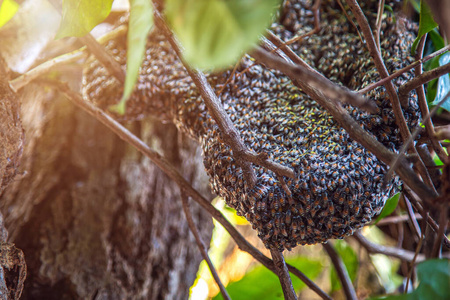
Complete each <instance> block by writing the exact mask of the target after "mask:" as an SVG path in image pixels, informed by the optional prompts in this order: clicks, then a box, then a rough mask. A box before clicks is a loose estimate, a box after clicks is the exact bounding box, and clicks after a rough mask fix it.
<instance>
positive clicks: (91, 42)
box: [79, 33, 125, 84]
mask: <svg viewBox="0 0 450 300" xmlns="http://www.w3.org/2000/svg"><path fill="white" fill-rule="evenodd" d="M79 39H80V41H82V42H83V43H84V44H85V45H86V46H87V47H88V49H89V51H91V53H92V54H93V55H94V56H95V58H97V59H98V61H99V62H101V63H102V65H103V66H104V67H105V69H106V70H107V71H108V72H109V73H110V74H111V75H112V76H114V77H115V78H116V79H117V80H118V81H119V82H120V83H121V84H124V83H125V71H124V70H123V69H122V67H121V66H120V64H119V63H118V62H117V61H115V60H114V58H113V57H112V56H111V55H109V53H108V52H106V49H105V48H104V47H103V46H102V45H100V44H99V43H98V42H97V40H96V39H95V38H94V37H93V36H92V35H91V34H90V33H88V34H86V35H85V36H83V37H80V38H79Z"/></svg>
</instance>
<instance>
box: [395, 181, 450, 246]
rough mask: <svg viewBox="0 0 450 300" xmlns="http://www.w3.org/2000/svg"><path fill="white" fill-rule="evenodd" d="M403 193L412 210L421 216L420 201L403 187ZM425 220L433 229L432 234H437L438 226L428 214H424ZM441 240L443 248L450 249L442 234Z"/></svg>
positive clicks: (408, 189)
mask: <svg viewBox="0 0 450 300" xmlns="http://www.w3.org/2000/svg"><path fill="white" fill-rule="evenodd" d="M403 192H404V193H405V195H406V196H408V199H409V200H410V201H411V204H413V205H414V208H415V209H416V210H417V211H418V212H419V213H420V214H421V215H423V213H424V209H423V207H422V206H421V204H420V200H419V199H417V196H416V195H415V194H414V192H413V191H412V190H411V189H410V188H409V187H403ZM426 218H427V220H426V221H427V223H428V225H430V227H431V229H433V231H434V232H438V231H439V226H438V224H436V221H435V220H433V219H432V218H431V217H430V215H429V214H426ZM442 238H443V239H444V246H445V247H447V248H448V249H450V240H449V239H448V237H447V236H446V235H445V234H444V235H443V236H442Z"/></svg>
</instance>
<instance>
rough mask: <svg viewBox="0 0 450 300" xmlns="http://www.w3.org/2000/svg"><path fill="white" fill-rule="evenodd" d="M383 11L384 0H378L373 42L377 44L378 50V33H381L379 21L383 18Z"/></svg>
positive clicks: (379, 48)
mask: <svg viewBox="0 0 450 300" xmlns="http://www.w3.org/2000/svg"><path fill="white" fill-rule="evenodd" d="M383 12H384V0H379V2H378V12H377V22H376V27H377V28H376V29H375V43H376V44H377V47H378V51H381V44H380V33H381V21H382V20H383Z"/></svg>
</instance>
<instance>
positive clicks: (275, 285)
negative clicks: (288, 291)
mask: <svg viewBox="0 0 450 300" xmlns="http://www.w3.org/2000/svg"><path fill="white" fill-rule="evenodd" d="M286 262H287V263H289V264H292V265H293V266H295V267H297V268H298V269H299V270H300V271H302V272H303V273H304V274H305V275H306V276H308V277H309V278H310V279H312V280H314V279H315V278H316V277H317V276H318V275H319V274H320V273H321V272H322V269H323V265H322V263H321V262H320V261H319V260H314V259H311V258H308V257H304V256H297V257H294V258H290V259H286ZM291 278H292V284H293V286H294V289H295V291H296V292H297V293H298V292H299V291H301V290H302V289H304V288H305V287H306V285H305V284H304V283H303V282H302V281H301V280H300V279H298V278H297V277H295V276H293V275H291ZM227 291H228V293H229V295H230V297H231V298H232V299H233V300H241V299H242V300H244V299H245V300H247V299H258V300H266V299H267V300H270V299H283V291H282V290H281V285H280V280H279V279H278V277H277V275H275V274H274V273H273V272H272V271H270V270H268V269H267V268H266V267H264V266H261V265H258V266H256V267H254V268H253V269H252V270H250V271H249V272H247V274H245V276H244V277H243V278H242V279H241V280H239V281H236V282H232V283H230V284H228V286H227ZM213 299H215V300H220V299H223V298H222V295H221V294H218V295H217V296H216V297H214V298H213Z"/></svg>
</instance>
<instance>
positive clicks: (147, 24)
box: [109, 0, 153, 115]
mask: <svg viewBox="0 0 450 300" xmlns="http://www.w3.org/2000/svg"><path fill="white" fill-rule="evenodd" d="M152 26H153V9H152V6H151V4H150V1H149V0H131V1H130V21H129V24H128V36H127V76H126V78H125V87H124V90H123V95H122V99H120V102H119V103H118V104H116V105H113V106H111V107H110V108H109V109H110V110H111V111H114V112H116V113H118V114H120V115H123V114H124V113H125V110H126V105H125V104H126V102H127V101H128V98H130V95H131V94H132V93H133V89H134V85H135V84H136V81H137V78H138V76H139V68H140V67H141V64H142V61H143V60H144V54H145V49H146V47H145V46H146V45H147V36H148V33H149V31H150V29H151V28H152Z"/></svg>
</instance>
